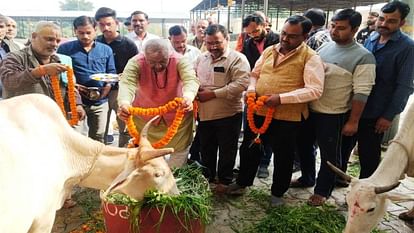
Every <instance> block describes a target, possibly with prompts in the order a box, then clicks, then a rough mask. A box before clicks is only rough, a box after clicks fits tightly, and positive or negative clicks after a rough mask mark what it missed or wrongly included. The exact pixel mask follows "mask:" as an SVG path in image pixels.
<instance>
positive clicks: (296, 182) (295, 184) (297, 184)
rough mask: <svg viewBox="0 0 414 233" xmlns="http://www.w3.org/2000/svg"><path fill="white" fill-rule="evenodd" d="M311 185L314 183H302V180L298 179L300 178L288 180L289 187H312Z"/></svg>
mask: <svg viewBox="0 0 414 233" xmlns="http://www.w3.org/2000/svg"><path fill="white" fill-rule="evenodd" d="M313 186H314V184H307V183H303V182H302V181H300V179H296V180H292V181H291V182H290V187H291V188H310V187H313Z"/></svg>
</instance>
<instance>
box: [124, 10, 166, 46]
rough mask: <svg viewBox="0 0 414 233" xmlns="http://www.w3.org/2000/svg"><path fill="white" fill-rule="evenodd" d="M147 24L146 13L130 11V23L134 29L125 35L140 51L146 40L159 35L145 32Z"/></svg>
mask: <svg viewBox="0 0 414 233" xmlns="http://www.w3.org/2000/svg"><path fill="white" fill-rule="evenodd" d="M148 24H149V21H148V15H147V14H146V13H144V12H142V11H134V12H132V14H131V25H132V27H133V29H134V31H132V32H130V33H128V34H127V35H126V36H127V37H129V38H130V39H132V40H133V41H134V42H135V44H136V45H137V47H138V51H140V52H141V50H142V47H143V44H144V43H145V42H146V41H148V40H151V39H158V38H159V36H157V35H154V34H151V33H149V32H147V27H148Z"/></svg>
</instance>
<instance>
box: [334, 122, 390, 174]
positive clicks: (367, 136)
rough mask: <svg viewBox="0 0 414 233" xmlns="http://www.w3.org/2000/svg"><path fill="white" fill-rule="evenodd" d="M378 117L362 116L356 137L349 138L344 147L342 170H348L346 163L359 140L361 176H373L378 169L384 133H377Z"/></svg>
mask: <svg viewBox="0 0 414 233" xmlns="http://www.w3.org/2000/svg"><path fill="white" fill-rule="evenodd" d="M377 120H378V119H377V118H375V119H366V118H361V119H360V120H359V125H358V133H357V135H356V137H354V138H347V139H346V140H347V143H346V145H344V148H343V155H345V156H343V160H342V170H343V171H346V168H347V167H346V164H347V163H348V160H349V156H350V154H351V151H352V148H353V147H354V146H355V142H356V141H358V157H359V162H360V164H361V172H360V174H359V178H360V179H362V178H367V177H369V176H371V175H372V174H373V173H374V171H375V170H376V169H377V167H378V165H379V163H380V160H381V142H382V138H383V136H384V133H376V132H375V125H376V123H377Z"/></svg>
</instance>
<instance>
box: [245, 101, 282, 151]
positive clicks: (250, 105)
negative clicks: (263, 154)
mask: <svg viewBox="0 0 414 233" xmlns="http://www.w3.org/2000/svg"><path fill="white" fill-rule="evenodd" d="M255 98H256V93H249V94H247V121H248V124H249V127H250V129H251V130H252V132H253V133H255V134H257V137H256V138H255V139H254V142H255V143H257V144H260V143H261V140H260V134H264V133H265V132H266V130H267V129H268V128H269V125H270V123H271V122H272V118H273V113H274V111H275V109H274V108H267V112H266V117H265V120H264V122H263V125H262V126H261V127H260V128H257V127H256V125H255V124H254V116H253V115H254V112H255V111H257V110H259V109H260V108H262V107H263V106H264V102H265V101H266V100H267V98H268V97H267V96H260V97H259V99H258V100H256V101H255Z"/></svg>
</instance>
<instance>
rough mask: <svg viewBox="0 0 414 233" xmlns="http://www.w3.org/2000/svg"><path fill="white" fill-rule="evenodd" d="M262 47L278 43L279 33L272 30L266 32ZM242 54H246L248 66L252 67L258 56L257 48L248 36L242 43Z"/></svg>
mask: <svg viewBox="0 0 414 233" xmlns="http://www.w3.org/2000/svg"><path fill="white" fill-rule="evenodd" d="M264 40H265V43H264V48H263V50H264V49H266V48H267V47H269V46H271V45H274V44H277V43H279V34H276V33H274V32H272V31H270V32H269V33H267V35H266V37H265V38H264ZM241 52H242V53H243V54H244V55H246V57H247V60H249V64H250V68H251V69H253V67H254V65H255V64H256V61H257V59H259V57H260V55H261V54H260V53H259V50H258V49H257V47H256V44H255V43H254V40H253V39H252V38H248V39H246V40H245V42H244V44H243V50H242V51H241Z"/></svg>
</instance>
